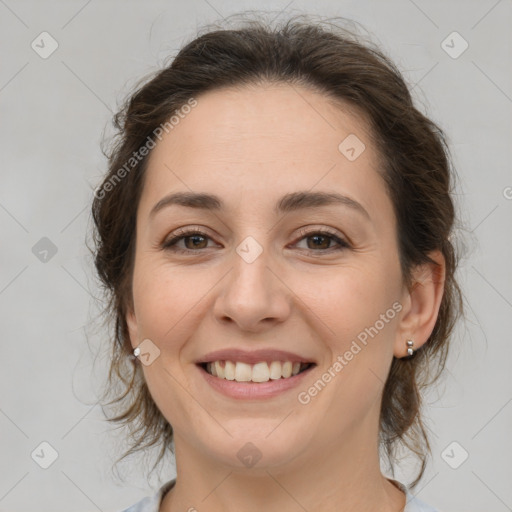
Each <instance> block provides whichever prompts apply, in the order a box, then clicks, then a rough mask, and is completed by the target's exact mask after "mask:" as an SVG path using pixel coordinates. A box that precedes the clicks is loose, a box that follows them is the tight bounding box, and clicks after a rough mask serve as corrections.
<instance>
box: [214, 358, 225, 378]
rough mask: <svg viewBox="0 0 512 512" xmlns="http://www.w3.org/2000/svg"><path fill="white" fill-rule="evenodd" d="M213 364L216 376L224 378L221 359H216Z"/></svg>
mask: <svg viewBox="0 0 512 512" xmlns="http://www.w3.org/2000/svg"><path fill="white" fill-rule="evenodd" d="M213 366H215V373H216V376H217V377H220V378H221V379H223V378H224V368H223V367H222V366H221V365H220V361H215V363H214V365H213Z"/></svg>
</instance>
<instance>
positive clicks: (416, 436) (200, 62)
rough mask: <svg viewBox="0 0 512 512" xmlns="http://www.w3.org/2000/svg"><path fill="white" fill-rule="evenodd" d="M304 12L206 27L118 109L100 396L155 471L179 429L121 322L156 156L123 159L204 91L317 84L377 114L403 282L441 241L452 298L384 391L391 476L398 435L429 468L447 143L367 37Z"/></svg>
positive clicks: (102, 204)
mask: <svg viewBox="0 0 512 512" xmlns="http://www.w3.org/2000/svg"><path fill="white" fill-rule="evenodd" d="M302 17H303V16H295V17H293V18H291V19H288V20H287V21H286V22H284V23H282V24H281V25H280V26H276V27H272V25H271V24H270V23H267V22H265V21H264V20H263V18H261V17H259V18H258V19H255V20H249V21H248V22H247V23H246V24H245V25H244V26H239V27H237V28H235V29H229V28H222V27H220V28H219V27H218V26H217V27H214V29H211V28H210V27H207V28H206V32H205V33H203V34H200V35H198V36H197V38H196V39H194V40H193V41H191V42H190V43H188V44H187V45H186V46H184V47H183V48H182V49H181V50H180V51H179V53H178V54H177V56H176V57H175V58H174V59H173V61H172V62H171V63H170V64H169V65H166V66H165V67H164V68H163V69H161V70H159V71H158V72H156V74H155V75H154V76H152V77H150V79H149V80H148V79H146V81H145V83H143V84H141V85H139V86H138V88H137V90H135V92H134V93H133V94H132V95H131V96H130V97H129V98H128V100H127V101H126V103H125V104H124V105H123V107H122V108H121V109H120V111H119V112H118V113H117V114H116V115H115V117H114V125H115V128H116V130H117V137H116V138H115V141H114V144H113V145H112V146H111V148H110V150H109V152H106V153H105V154H106V156H107V157H108V159H109V170H108V173H107V175H106V176H105V177H104V180H103V182H102V184H101V186H100V188H99V189H98V190H99V191H100V193H98V192H97V193H95V198H94V201H93V204H92V215H93V220H94V224H95V231H94V235H95V238H94V241H95V246H96V247H95V251H94V257H95V265H96V269H97V272H98V275H99V277H100V279H101V281H102V284H103V286H104V290H105V292H106V293H107V295H108V305H107V308H106V311H105V312H106V317H108V318H110V319H111V320H112V321H113V323H115V332H114V339H113V343H112V347H111V348H112V359H111V364H110V371H109V375H108V384H107V386H106V388H105V394H104V396H103V399H105V398H106V397H110V396H112V395H113V396H114V399H113V400H112V401H110V402H108V405H111V404H116V405H115V410H116V412H117V414H116V415H115V416H113V417H110V418H108V419H109V421H113V422H119V423H121V424H122V425H124V426H129V427H130V430H131V438H132V440H133V444H132V446H131V447H130V449H129V450H128V451H127V452H125V454H124V455H123V457H121V459H119V460H122V459H124V458H125V457H127V456H128V455H130V454H132V453H134V452H136V451H139V450H143V449H144V448H148V447H151V446H153V445H158V444H160V446H161V450H160V453H159V457H158V459H157V462H156V463H155V466H153V469H154V468H155V467H156V464H158V462H160V461H161V460H162V458H163V457H164V455H165V452H166V450H167V449H170V450H171V451H173V446H172V439H173V437H172V432H173V431H172V427H171V425H170V424H169V423H168V422H167V420H166V419H165V418H164V417H163V415H162V414H161V412H160V410H159V409H158V408H157V406H156V404H155V402H154V401H153V399H152V397H151V395H150V393H149V390H148V387H147V385H146V383H145V380H144V378H143V374H142V369H141V366H140V364H138V362H137V360H135V359H134V358H133V356H131V354H132V346H131V344H130V340H129V336H128V329H127V324H126V320H125V316H126V313H127V311H128V308H130V307H131V306H132V293H131V279H132V271H133V265H134V248H135V223H136V213H137V205H138V202H139V198H140V196H141V191H142V188H143V184H144V174H145V168H146V163H147V160H148V157H147V156H145V157H144V158H141V159H140V161H139V160H137V161H136V162H135V163H133V162H132V164H131V168H129V169H127V168H126V163H127V162H128V161H130V159H131V158H132V157H133V155H134V154H135V153H136V152H138V151H139V150H140V148H141V147H142V146H143V145H144V144H145V143H146V141H148V140H149V139H150V137H152V134H154V133H155V130H156V129H157V128H158V127H159V126H160V125H163V124H165V123H166V122H168V120H169V119H170V117H171V116H172V115H173V114H175V113H176V112H177V111H178V110H179V109H180V108H182V107H183V105H185V104H187V102H188V101H189V100H190V98H197V97H198V96H199V95H201V94H202V93H205V92H206V91H209V90H213V89H218V88H221V87H229V86H231V87H238V86H243V85H249V84H258V83H264V82H284V83H288V84H292V85H294V84H297V85H302V86H305V87H309V88H313V89H315V90H317V91H320V92H321V93H323V94H324V95H325V96H326V97H327V98H329V99H331V100H332V99H334V100H335V101H339V102H340V104H342V105H348V106H349V107H352V108H355V109H356V110H357V112H360V113H361V114H362V115H363V116H364V117H365V119H367V121H368V123H369V127H370V130H371V133H372V136H373V138H374V143H375V145H376V149H377V152H378V154H379V156H380V159H381V162H380V163H381V172H382V176H383V178H384V180H385V182H386V186H387V189H388V190H387V191H388V193H389V196H390V198H391V199H392V202H393V205H394V211H395V215H396V218H397V229H398V233H397V236H398V244H399V252H400V263H401V268H402V274H403V277H404V281H405V282H407V283H408V284H409V285H410V284H411V282H410V278H411V271H412V269H413V268H414V266H416V265H419V264H422V263H425V262H428V261H431V260H429V257H428V254H429V252H430V251H433V250H436V249H438V250H440V251H441V252H442V254H443V255H444V257H445V259H446V277H445V283H444V295H443V299H442V303H441V307H440V311H439V315H438V318H437V322H436V324H435V327H434V330H433V332H432V334H431V336H430V338H429V340H428V341H427V343H425V344H424V345H423V346H422V347H421V348H419V349H418V350H417V351H416V353H415V355H414V356H413V357H412V358H404V359H400V358H393V361H392V364H391V368H390V373H389V376H388V378H387V381H386V383H385V387H384V391H383V397H382V406H381V414H380V446H381V449H384V453H385V455H386V456H387V460H388V462H389V464H390V467H391V470H392V472H393V475H394V468H393V460H396V449H397V446H398V445H399V444H400V443H402V444H403V445H404V446H406V447H407V448H409V449H410V450H411V451H412V452H413V453H414V454H416V455H417V457H418V458H419V460H420V462H421V468H420V471H419V474H418V476H417V478H416V480H414V482H413V483H412V484H411V486H412V487H414V486H415V485H416V484H417V483H418V482H419V480H420V478H421V477H422V475H423V473H424V470H425V467H426V455H427V452H428V453H431V448H430V445H429V442H428V436H427V433H426V431H425V427H424V424H423V422H422V419H421V404H422V401H421V389H422V388H424V387H425V386H427V385H430V384H432V383H433V382H434V381H436V380H437V379H438V377H439V376H440V375H441V372H442V370H443V368H444V366H445V362H446V357H447V354H448V340H449V337H450V334H451V332H452V329H453V327H454V324H455V321H456V319H457V317H458V316H459V314H460V313H461V312H462V299H461V292H460V290H459V287H458V285H457V282H456V280H455V276H454V273H455V269H456V265H457V257H456V254H455V251H454V247H453V244H452V243H451V234H452V229H453V226H454V217H455V215H454V205H453V202H452V198H451V192H452V187H453V176H454V171H453V169H452V168H451V164H450V159H449V149H448V146H447V143H446V139H445V135H444V134H443V132H442V130H441V129H440V128H439V127H438V126H437V125H436V124H435V123H434V122H433V121H431V120H430V119H428V118H427V117H426V116H425V115H423V114H422V113H421V112H419V111H418V110H417V109H416V108H415V106H414V105H413V101H412V98H411V94H410V91H409V90H408V87H407V85H406V83H405V82H404V79H403V78H402V76H401V74H400V72H399V70H398V69H397V68H396V67H395V65H394V64H393V63H392V62H391V60H390V59H389V58H388V57H386V56H385V55H384V53H383V52H382V51H381V50H380V49H379V48H378V47H377V46H376V45H375V44H374V43H372V42H371V41H364V42H362V41H363V38H362V37H361V36H360V35H356V34H355V33H354V32H353V31H350V30H348V29H346V28H342V26H341V24H339V23H333V22H332V21H333V20H334V21H336V20H338V19H339V18H334V19H333V18H331V19H330V20H329V21H328V22H326V21H325V20H320V21H316V22H310V21H309V20H308V19H306V20H305V21H304V20H302V19H300V18H302ZM309 19H311V16H310V17H309ZM341 21H342V22H346V21H347V20H344V19H341ZM121 169H124V170H125V172H122V173H120V170H121ZM120 175H121V178H122V179H121V178H120ZM108 184H110V186H107V185H108ZM432 369H433V372H432V371H431V370H432Z"/></svg>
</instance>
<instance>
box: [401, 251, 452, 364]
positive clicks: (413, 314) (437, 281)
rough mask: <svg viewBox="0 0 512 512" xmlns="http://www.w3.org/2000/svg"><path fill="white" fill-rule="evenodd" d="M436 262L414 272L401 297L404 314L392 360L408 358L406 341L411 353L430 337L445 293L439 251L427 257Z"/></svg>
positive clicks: (444, 264)
mask: <svg viewBox="0 0 512 512" xmlns="http://www.w3.org/2000/svg"><path fill="white" fill-rule="evenodd" d="M429 257H430V258H431V259H432V260H433V261H434V262H435V263H431V262H427V263H424V264H421V265H418V266H417V267H415V268H414V269H413V272H412V279H411V280H412V282H411V286H410V288H409V289H407V288H406V289H405V290H404V293H403V295H402V305H403V310H402V312H401V317H400V321H399V325H398V329H397V335H396V339H395V344H394V348H393V354H394V356H395V357H397V358H400V357H405V356H407V344H406V342H407V340H413V342H414V346H413V348H414V349H418V348H419V347H421V346H422V345H423V344H424V343H425V342H426V341H427V340H428V338H429V336H430V335H431V334H432V331H433V330H434V326H435V324H436V320H437V316H438V314H439V308H440V306H441V299H442V298H443V293H444V281H445V273H446V262H445V258H444V256H443V254H442V253H441V251H438V250H436V251H433V252H431V253H429Z"/></svg>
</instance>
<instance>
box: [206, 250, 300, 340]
mask: <svg viewBox="0 0 512 512" xmlns="http://www.w3.org/2000/svg"><path fill="white" fill-rule="evenodd" d="M232 261H233V268H232V269H231V271H230V272H228V274H227V276H226V277H225V279H223V280H222V281H221V283H222V284H221V286H222V288H221V290H220V292H219V295H218V296H217V298H216V301H215V305H214V315H215V318H216V319H217V320H218V321H219V322H221V323H226V324H229V323H233V324H236V325H237V326H238V328H239V329H240V330H243V331H250V332H260V331H262V330H265V329H268V328H270V327H272V326H274V325H277V324H279V323H282V322H284V321H285V320H286V318H288V317H289V315H290V309H291V298H292V297H291V295H292V293H291V291H290V290H289V288H288V287H287V286H286V285H285V283H284V282H283V280H282V277H281V276H280V275H279V270H278V267H277V266H276V265H273V264H272V262H271V261H270V258H269V257H268V253H267V252H266V251H263V253H261V254H260V255H259V256H258V257H257V258H256V259H255V260H254V261H252V262H248V261H246V260H244V258H243V257H241V256H240V255H239V254H238V253H237V252H235V251H234V252H233V260H232ZM272 267H275V268H272Z"/></svg>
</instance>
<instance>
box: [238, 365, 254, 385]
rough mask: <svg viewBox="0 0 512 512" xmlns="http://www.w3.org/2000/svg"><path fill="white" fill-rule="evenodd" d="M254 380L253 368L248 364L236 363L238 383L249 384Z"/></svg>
mask: <svg viewBox="0 0 512 512" xmlns="http://www.w3.org/2000/svg"><path fill="white" fill-rule="evenodd" d="M251 378H252V368H251V365H250V364H247V363H236V366H235V380H236V381H237V382H249V381H250V380H251Z"/></svg>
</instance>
